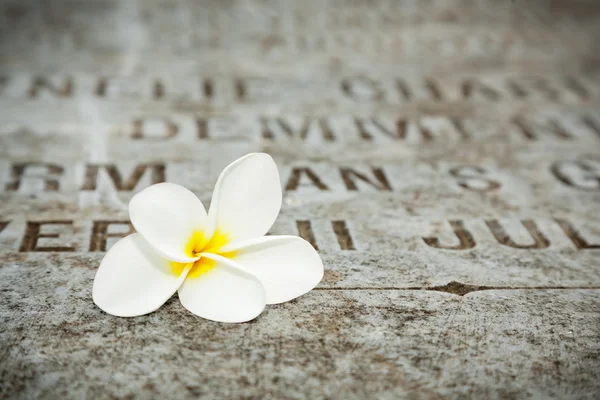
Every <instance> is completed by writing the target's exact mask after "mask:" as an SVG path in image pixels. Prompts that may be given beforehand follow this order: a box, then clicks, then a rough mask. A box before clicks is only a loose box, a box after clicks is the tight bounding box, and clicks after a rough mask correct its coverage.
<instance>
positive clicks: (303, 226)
mask: <svg viewBox="0 0 600 400" xmlns="http://www.w3.org/2000/svg"><path fill="white" fill-rule="evenodd" d="M296 227H297V228H298V236H300V237H301V238H302V239H304V240H306V241H307V242H308V243H310V244H311V245H312V247H314V248H315V250H319V246H317V241H316V239H315V233H314V232H313V229H312V224H311V223H310V221H308V220H302V221H296Z"/></svg>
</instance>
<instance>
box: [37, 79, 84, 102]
mask: <svg viewBox="0 0 600 400" xmlns="http://www.w3.org/2000/svg"><path fill="white" fill-rule="evenodd" d="M41 91H45V92H47V93H50V94H51V95H52V96H54V97H59V98H60V97H71V95H72V94H73V80H72V79H71V78H65V80H64V81H63V82H62V83H60V84H56V83H54V82H51V81H50V80H49V79H46V78H43V77H35V78H33V80H32V82H31V86H29V89H28V90H27V94H28V95H29V97H38V95H39V93H40V92H41Z"/></svg>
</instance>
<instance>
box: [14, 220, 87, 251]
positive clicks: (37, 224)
mask: <svg viewBox="0 0 600 400" xmlns="http://www.w3.org/2000/svg"><path fill="white" fill-rule="evenodd" d="M44 225H69V226H70V225H73V221H27V226H26V228H25V235H24V236H23V240H22V241H21V247H20V248H19V251H20V252H28V251H53V252H65V251H75V248H74V247H64V246H47V247H40V246H38V245H37V243H38V240H39V239H40V238H59V237H60V234H58V233H41V232H40V231H41V228H42V227H43V226H44Z"/></svg>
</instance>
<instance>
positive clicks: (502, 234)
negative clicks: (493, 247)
mask: <svg viewBox="0 0 600 400" xmlns="http://www.w3.org/2000/svg"><path fill="white" fill-rule="evenodd" d="M485 223H486V225H487V226H488V228H490V231H491V232H492V235H494V237H495V238H496V240H497V241H498V243H500V244H502V245H504V246H508V247H514V248H515V249H545V248H546V247H548V246H550V241H549V240H548V239H547V238H546V236H544V234H543V233H542V232H540V231H539V229H538V228H537V226H536V225H535V223H534V222H533V221H532V220H530V219H526V220H523V221H521V223H522V224H523V226H524V227H525V228H526V229H527V231H528V232H529V234H530V235H531V237H532V238H533V240H534V242H533V243H532V244H518V243H515V241H514V240H512V239H511V238H510V237H509V236H508V235H507V233H506V231H505V230H504V228H502V226H501V225H500V223H499V222H498V221H497V220H495V219H491V220H487V221H485Z"/></svg>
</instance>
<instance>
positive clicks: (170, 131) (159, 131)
mask: <svg viewBox="0 0 600 400" xmlns="http://www.w3.org/2000/svg"><path fill="white" fill-rule="evenodd" d="M132 125H133V126H132V132H131V138H133V139H150V140H165V139H170V138H172V137H174V136H175V135H177V132H178V131H179V129H178V127H177V125H176V124H175V123H174V122H172V121H170V120H169V119H167V118H145V119H136V120H135V121H133V124H132Z"/></svg>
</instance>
